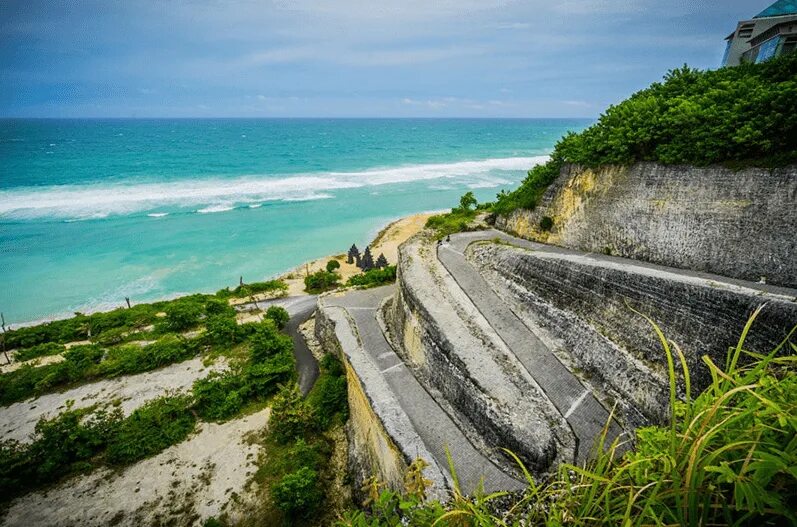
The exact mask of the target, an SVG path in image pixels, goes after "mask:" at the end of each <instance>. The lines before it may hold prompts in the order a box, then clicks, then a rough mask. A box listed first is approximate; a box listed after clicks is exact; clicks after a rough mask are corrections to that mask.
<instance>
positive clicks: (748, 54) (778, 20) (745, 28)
mask: <svg viewBox="0 0 797 527" xmlns="http://www.w3.org/2000/svg"><path fill="white" fill-rule="evenodd" d="M725 40H726V41H727V42H728V45H727V47H726V48H725V56H724V57H723V59H722V65H723V66H738V65H739V64H742V63H746V62H754V63H759V62H764V61H765V60H769V59H771V58H772V57H777V56H779V55H783V54H785V53H790V52H792V51H794V49H795V48H796V47H797V0H778V1H777V2H775V3H774V4H772V5H771V6H769V7H768V8H766V9H764V10H763V11H761V12H760V13H758V14H757V15H756V16H755V17H753V18H752V20H743V21H741V22H739V24H738V25H737V26H736V30H735V31H734V32H733V33H731V34H730V35H728V37H727V38H726V39H725Z"/></svg>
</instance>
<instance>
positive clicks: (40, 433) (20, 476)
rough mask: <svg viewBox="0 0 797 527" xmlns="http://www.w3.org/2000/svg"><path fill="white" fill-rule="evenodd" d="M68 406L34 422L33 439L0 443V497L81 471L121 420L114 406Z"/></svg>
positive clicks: (19, 492)
mask: <svg viewBox="0 0 797 527" xmlns="http://www.w3.org/2000/svg"><path fill="white" fill-rule="evenodd" d="M89 413H90V410H89V409H81V410H71V409H68V410H67V411H65V412H63V413H61V414H60V415H58V416H57V417H55V418H53V419H51V420H46V419H42V420H41V421H39V422H38V423H37V424H36V429H35V432H34V434H35V435H34V441H33V442H32V443H31V444H29V445H22V444H20V443H17V442H16V441H4V442H2V443H0V501H2V500H5V499H10V498H12V497H13V496H15V495H18V494H21V493H23V492H25V491H26V490H29V489H31V488H35V487H36V486H38V485H42V484H46V483H49V482H51V481H53V480H56V479H58V478H60V477H63V476H66V475H69V474H72V473H76V472H81V471H83V470H85V469H86V468H87V465H88V466H90V462H89V460H91V459H92V458H93V457H94V456H96V455H97V454H98V453H100V452H101V451H102V450H103V449H104V448H105V446H106V443H107V441H108V439H109V438H110V437H111V436H112V435H113V434H114V433H115V432H116V430H117V429H118V426H119V423H120V422H121V420H122V414H121V412H120V411H119V410H118V409H117V410H114V411H111V412H108V411H105V410H99V411H97V412H95V413H93V414H91V415H90V416H88V417H87V414H89Z"/></svg>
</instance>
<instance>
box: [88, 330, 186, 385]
mask: <svg viewBox="0 0 797 527" xmlns="http://www.w3.org/2000/svg"><path fill="white" fill-rule="evenodd" d="M196 344H197V341H196V340H190V339H186V338H183V337H180V336H175V335H167V336H165V337H162V338H160V339H158V340H157V341H155V342H153V343H152V344H148V345H146V346H144V347H143V348H142V347H140V346H139V345H137V344H128V345H125V346H120V347H117V348H112V349H110V350H109V351H108V355H107V357H106V358H105V360H103V361H102V362H101V363H100V364H99V365H98V366H97V368H96V372H95V373H94V374H93V375H92V376H93V377H117V376H119V375H130V374H134V373H141V372H145V371H150V370H154V369H156V368H161V367H163V366H167V365H169V364H173V363H175V362H182V361H184V360H186V359H189V358H191V357H193V356H194V355H196V353H197V349H196Z"/></svg>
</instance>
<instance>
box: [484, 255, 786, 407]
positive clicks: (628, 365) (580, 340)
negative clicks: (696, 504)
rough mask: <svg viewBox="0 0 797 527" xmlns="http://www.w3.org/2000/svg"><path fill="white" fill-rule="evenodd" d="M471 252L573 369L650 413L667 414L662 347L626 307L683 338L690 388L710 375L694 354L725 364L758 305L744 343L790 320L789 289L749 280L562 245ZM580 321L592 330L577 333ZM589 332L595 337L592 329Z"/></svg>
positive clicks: (762, 343)
mask: <svg viewBox="0 0 797 527" xmlns="http://www.w3.org/2000/svg"><path fill="white" fill-rule="evenodd" d="M470 253H471V257H472V259H473V260H474V261H475V262H476V264H477V265H478V266H480V267H481V268H482V269H486V270H492V271H494V274H493V275H491V273H489V272H487V273H485V277H486V278H487V279H488V281H492V282H493V283H494V284H495V285H494V287H496V288H502V290H504V291H506V292H507V293H508V294H507V298H511V297H514V300H515V301H517V302H519V303H521V304H523V306H525V307H526V308H528V309H531V310H533V311H534V312H535V313H536V314H537V315H538V316H540V317H542V318H543V319H544V320H545V322H546V324H547V327H549V328H551V329H553V330H555V331H558V332H559V336H560V337H562V338H563V339H564V340H566V341H568V348H569V349H568V352H569V353H570V354H571V355H573V356H574V358H576V360H577V362H578V364H579V367H580V368H583V369H584V370H586V371H589V372H590V373H591V374H593V375H598V376H600V377H601V378H602V379H604V380H605V381H606V382H608V383H609V384H611V385H612V386H613V387H614V388H615V389H616V390H617V391H618V392H620V393H621V394H622V395H623V396H624V397H627V398H629V399H630V400H632V401H634V402H635V403H636V404H637V405H638V406H639V408H640V409H641V410H642V411H643V412H644V413H645V414H646V415H647V416H648V417H649V418H652V419H655V420H657V421H661V420H663V419H664V418H665V417H666V413H667V406H666V405H667V396H666V394H667V386H666V382H667V376H666V359H665V354H664V352H663V350H662V346H661V344H660V342H659V340H658V338H657V336H656V334H655V333H654V331H653V329H652V327H651V325H650V324H649V322H648V321H646V320H645V319H644V318H643V317H642V316H641V315H640V314H638V313H635V312H634V311H633V310H632V308H633V309H636V310H638V311H639V312H641V313H644V314H646V315H648V316H649V317H651V318H652V319H653V320H654V321H655V322H656V323H657V324H658V325H659V326H660V327H661V329H662V330H663V332H664V334H665V335H666V336H667V338H668V339H670V340H671V341H674V342H676V343H677V344H678V345H679V346H680V347H681V349H682V350H683V352H684V355H685V356H686V359H687V362H688V364H689V367H690V371H691V375H692V383H693V389H696V390H701V389H702V388H704V387H705V386H706V385H708V384H709V381H710V376H709V373H708V368H707V367H706V366H705V364H704V363H703V361H702V359H701V357H702V356H703V355H708V356H709V357H710V358H711V359H712V360H713V361H714V363H715V364H717V365H718V366H720V367H723V366H724V364H725V359H726V355H727V351H728V348H729V347H730V346H735V345H736V343H737V340H738V338H739V335H740V334H741V333H742V330H743V328H744V325H745V323H746V322H747V320H748V318H749V316H750V315H751V314H752V313H753V311H754V310H755V309H756V308H757V307H758V306H760V305H762V304H764V303H765V304H766V306H765V307H764V309H763V311H762V312H761V314H760V315H759V316H758V318H757V319H756V322H755V324H754V325H753V328H752V331H751V332H750V334H749V336H748V339H747V341H746V343H745V349H747V350H753V351H757V352H760V353H767V352H770V351H771V350H773V349H774V348H775V347H776V346H777V345H778V344H779V343H780V342H781V341H782V340H783V339H784V338H785V337H786V336H787V335H788V333H789V331H790V330H791V329H792V328H793V327H794V325H795V324H797V299H795V298H794V296H793V294H796V293H797V292H795V291H794V290H783V289H780V288H775V287H764V286H761V288H759V289H754V288H752V287H744V286H742V285H738V284H739V283H738V282H735V281H725V282H721V283H720V282H717V281H714V280H712V279H710V278H709V277H705V276H702V275H696V274H694V273H677V274H676V273H674V272H668V271H666V270H663V269H661V268H657V267H656V266H651V265H638V264H637V263H636V262H631V261H628V260H621V259H619V258H618V259H614V258H613V259H605V258H599V257H589V256H584V255H576V254H568V253H567V252H566V251H550V252H546V251H543V250H539V251H529V250H525V249H520V248H515V247H511V246H507V245H497V244H490V243H484V244H478V245H475V246H472V247H471V249H470ZM496 276H497V277H498V278H499V279H500V280H496ZM497 282H500V283H497ZM767 290H771V291H774V292H768V291H767ZM551 307H553V308H555V309H551ZM585 326H589V327H591V328H592V329H593V330H594V331H592V332H584V331H583V328H584V327H585ZM596 333H597V334H599V335H600V336H601V337H602V338H595V337H596Z"/></svg>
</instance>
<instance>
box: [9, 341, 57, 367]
mask: <svg viewBox="0 0 797 527" xmlns="http://www.w3.org/2000/svg"><path fill="white" fill-rule="evenodd" d="M65 350H66V347H64V345H63V344H57V343H55V342H45V343H44V344H37V345H35V346H33V347H30V348H26V349H23V350H19V351H17V353H16V355H15V356H14V359H15V360H16V361H19V362H21V361H26V360H31V359H36V358H39V357H46V356H49V355H58V354H59V353H63V352H64V351H65Z"/></svg>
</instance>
